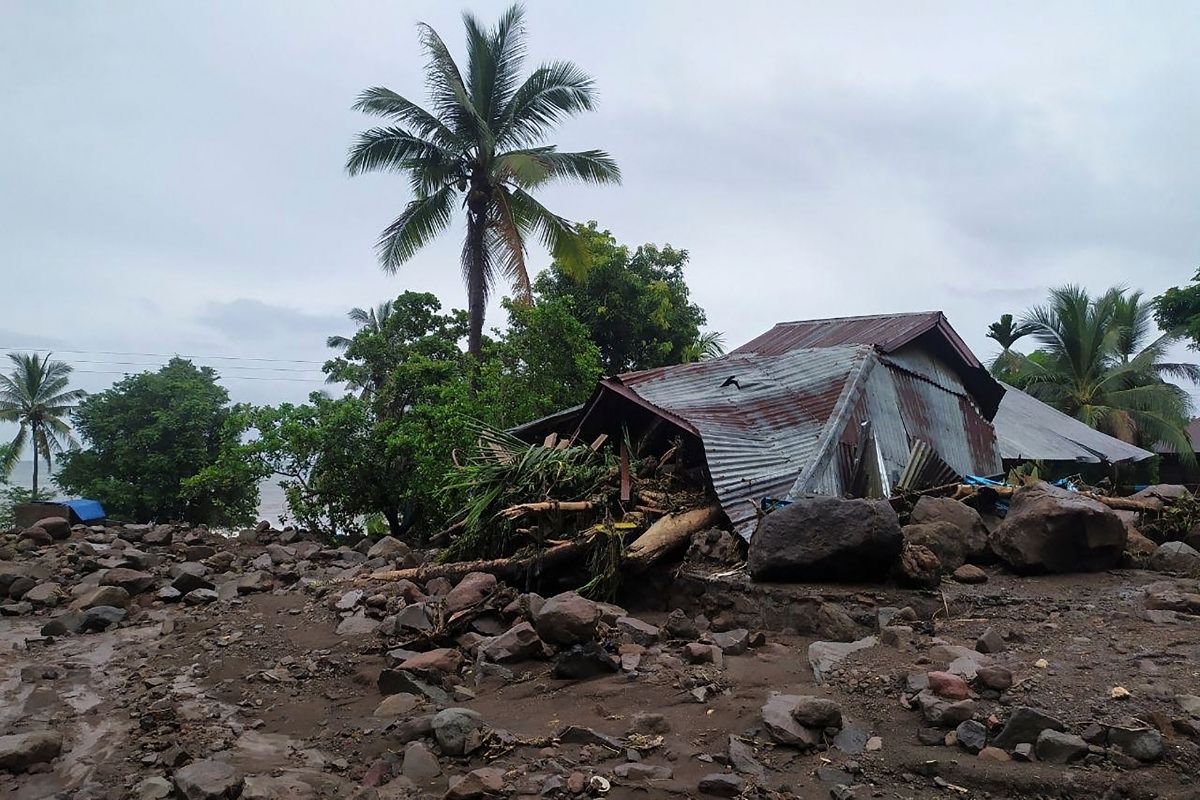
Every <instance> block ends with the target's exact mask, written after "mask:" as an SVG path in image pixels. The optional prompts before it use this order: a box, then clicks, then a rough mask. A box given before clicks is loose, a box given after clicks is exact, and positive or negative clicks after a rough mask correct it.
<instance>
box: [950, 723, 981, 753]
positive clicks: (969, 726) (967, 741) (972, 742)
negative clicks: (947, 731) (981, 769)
mask: <svg viewBox="0 0 1200 800" xmlns="http://www.w3.org/2000/svg"><path fill="white" fill-rule="evenodd" d="M954 734H955V736H956V738H957V740H958V745H959V747H961V748H962V749H964V750H966V751H967V752H968V753H978V752H979V751H980V750H982V749H983V748H984V746H985V745H986V744H987V727H985V726H984V724H983V723H982V722H976V721H975V720H973V719H968V720H965V721H963V722H960V723H959V725H958V727H957V728H955V729H954Z"/></svg>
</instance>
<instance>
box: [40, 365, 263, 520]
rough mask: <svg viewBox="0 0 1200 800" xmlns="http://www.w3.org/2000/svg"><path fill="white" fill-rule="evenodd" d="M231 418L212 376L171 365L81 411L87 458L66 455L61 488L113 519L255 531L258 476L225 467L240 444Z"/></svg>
mask: <svg viewBox="0 0 1200 800" xmlns="http://www.w3.org/2000/svg"><path fill="white" fill-rule="evenodd" d="M231 416H234V415H233V414H232V409H231V408H230V406H229V396H228V393H227V392H226V391H225V389H224V388H222V387H221V386H220V385H218V384H217V374H216V372H215V371H213V370H212V369H211V368H209V367H199V368H198V367H196V366H195V365H194V364H192V362H190V361H187V360H185V359H181V358H173V359H171V361H170V362H169V363H168V364H167V365H166V366H164V367H163V368H162V369H160V370H159V371H158V372H143V373H140V374H138V375H130V376H128V377H126V378H124V379H122V380H120V381H118V382H117V383H115V384H114V385H113V386H112V387H111V388H110V389H108V390H106V391H104V392H100V393H99V394H94V395H91V396H90V397H88V398H87V399H86V400H84V401H83V402H81V403H80V404H79V405H78V406H77V407H76V408H75V411H74V414H73V415H72V418H73V420H74V423H75V428H76V430H77V431H78V432H79V434H80V436H81V437H82V438H83V440H84V441H85V442H86V443H87V445H88V449H86V450H78V451H73V452H71V453H70V454H68V455H67V457H66V459H65V460H64V463H63V467H62V470H61V471H60V472H59V474H58V476H57V482H58V484H59V486H61V487H62V488H63V489H64V490H65V491H67V492H71V493H75V494H79V495H81V496H84V497H92V498H95V499H97V500H99V501H100V502H101V503H102V504H103V505H104V507H105V510H106V511H107V512H108V514H109V516H111V517H113V518H116V519H132V520H140V521H147V520H185V521H188V522H192V523H209V524H220V525H238V524H243V523H246V522H249V521H251V520H252V519H253V515H254V508H255V505H256V503H257V497H258V489H257V480H258V477H259V476H258V474H257V473H256V472H255V471H254V470H252V469H243V468H242V467H241V466H240V465H233V466H230V465H229V464H228V459H223V458H222V456H223V455H225V454H228V453H229V452H231V451H233V450H234V449H235V446H236V443H237V442H238V440H239V439H240V436H241V431H242V429H241V427H240V426H239V424H238V422H237V421H236V419H235V421H231ZM218 463H220V464H222V465H225V466H226V467H227V468H226V469H224V470H221V469H218V468H217V465H218Z"/></svg>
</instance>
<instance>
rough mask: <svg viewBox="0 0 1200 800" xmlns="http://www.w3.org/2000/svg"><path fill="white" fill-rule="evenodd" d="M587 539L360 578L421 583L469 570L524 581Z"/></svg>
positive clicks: (565, 559)
mask: <svg viewBox="0 0 1200 800" xmlns="http://www.w3.org/2000/svg"><path fill="white" fill-rule="evenodd" d="M589 542H590V540H589V538H588V537H583V538H580V539H576V540H575V541H573V542H566V543H564V544H559V545H555V546H554V547H548V548H546V549H545V550H543V551H542V552H541V553H540V554H537V555H533V556H527V557H525V558H493V559H484V560H481V561H453V562H451V563H449V564H426V565H424V566H420V567H410V568H408V569H396V570H388V571H385V572H375V573H372V574H371V575H368V576H367V577H366V578H365V579H362V580H371V581H403V580H409V581H413V582H414V583H424V582H425V581H428V580H432V579H433V578H448V579H450V580H457V579H458V578H461V577H463V576H464V575H466V574H468V573H471V572H487V573H489V574H492V575H495V576H496V577H497V578H503V579H505V580H523V579H524V578H525V577H526V576H527V575H529V573H530V572H531V571H532V570H534V569H540V570H542V571H545V570H548V569H557V568H559V567H562V566H563V565H565V564H569V563H570V562H572V561H574V560H576V559H577V558H579V557H581V556H583V555H585V554H586V553H587V551H588V545H589Z"/></svg>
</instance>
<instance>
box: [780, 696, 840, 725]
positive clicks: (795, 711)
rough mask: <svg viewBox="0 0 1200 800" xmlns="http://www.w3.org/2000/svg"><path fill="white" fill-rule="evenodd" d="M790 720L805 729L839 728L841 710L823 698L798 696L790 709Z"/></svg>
mask: <svg viewBox="0 0 1200 800" xmlns="http://www.w3.org/2000/svg"><path fill="white" fill-rule="evenodd" d="M792 719H794V720H796V721H797V722H799V723H800V724H801V725H803V726H805V727H806V728H840V727H842V709H841V707H839V706H838V704H837V703H835V702H833V701H832V700H829V699H828V698H825V697H812V696H810V695H799V696H797V697H796V701H795V704H794V705H793V707H792Z"/></svg>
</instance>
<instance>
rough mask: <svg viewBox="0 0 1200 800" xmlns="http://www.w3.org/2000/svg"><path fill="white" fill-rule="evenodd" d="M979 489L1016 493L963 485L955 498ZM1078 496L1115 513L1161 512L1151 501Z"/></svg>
mask: <svg viewBox="0 0 1200 800" xmlns="http://www.w3.org/2000/svg"><path fill="white" fill-rule="evenodd" d="M981 489H983V490H987V491H989V492H995V493H996V496H997V497H1012V496H1013V493H1014V492H1016V491H1017V487H1015V486H981V487H977V486H970V485H967V484H963V485H962V486H960V487H959V493H958V494H956V495H955V497H956V498H958V499H960V500H961V499H962V497H963V496H965V497H970V496H971V495H973V494H976V493H977V492H978V491H979V490H981ZM963 490H968V491H967V493H966V494H965V495H964V494H963ZM1078 494H1079V496H1080V497H1086V498H1088V499H1090V500H1095V501H1097V502H1100V503H1103V504H1104V505H1106V506H1108V507H1109V508H1111V509H1114V510H1116V511H1162V508H1163V507H1162V506H1161V505H1160V504H1158V503H1156V502H1154V501H1152V500H1134V499H1133V498H1132V497H1109V496H1108V495H1105V494H1096V493H1095V492H1079V493H1078ZM960 495H962V496H960Z"/></svg>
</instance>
